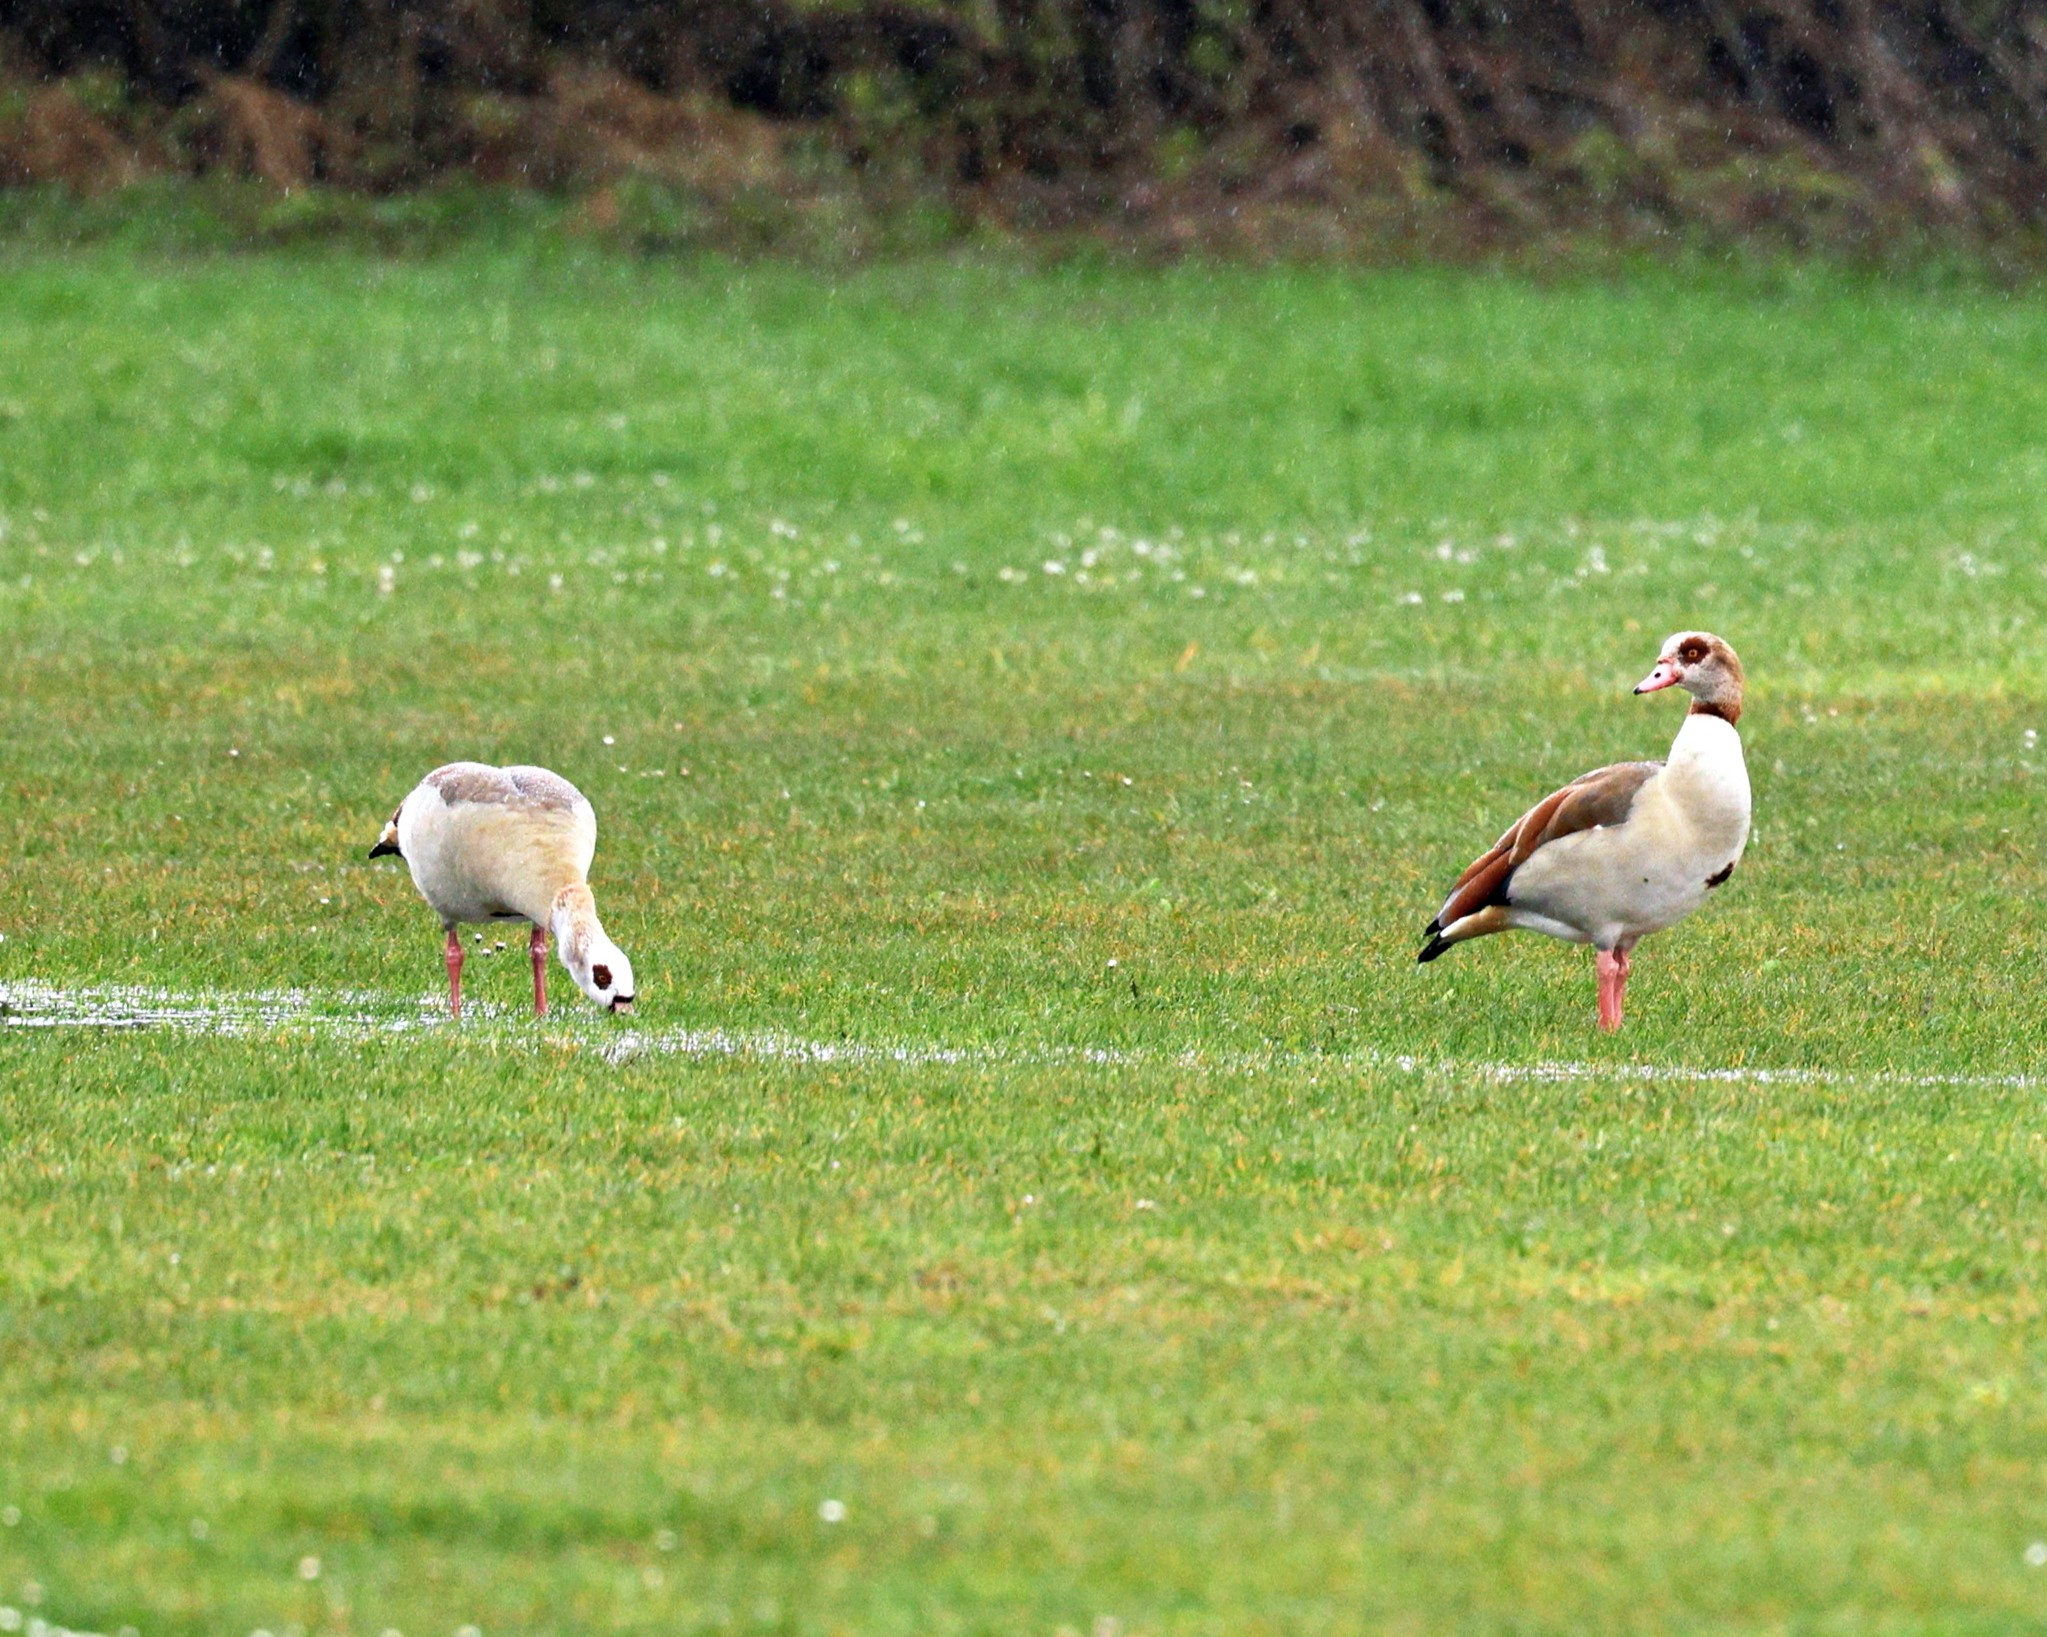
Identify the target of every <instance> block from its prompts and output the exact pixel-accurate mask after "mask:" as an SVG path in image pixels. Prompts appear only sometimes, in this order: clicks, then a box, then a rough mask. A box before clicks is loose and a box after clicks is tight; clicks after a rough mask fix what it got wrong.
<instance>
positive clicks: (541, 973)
mask: <svg viewBox="0 0 2047 1637" xmlns="http://www.w3.org/2000/svg"><path fill="white" fill-rule="evenodd" d="M527 948H528V950H529V951H530V952H531V954H532V956H533V1015H534V1016H535V1017H546V1016H547V928H546V927H544V926H537V927H535V928H534V929H533V940H532V942H531V943H530V944H529V945H528V946H527Z"/></svg>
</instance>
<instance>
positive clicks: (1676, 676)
mask: <svg viewBox="0 0 2047 1637" xmlns="http://www.w3.org/2000/svg"><path fill="white" fill-rule="evenodd" d="M1683 679H1684V672H1682V671H1680V670H1679V669H1678V668H1677V664H1676V662H1675V661H1674V660H1668V659H1659V660H1658V661H1657V662H1656V669H1655V670H1653V671H1651V672H1650V673H1649V674H1648V675H1647V676H1645V677H1643V678H1642V680H1641V681H1640V682H1638V683H1636V684H1635V692H1637V693H1654V692H1655V691H1656V690H1657V689H1658V688H1668V687H1670V686H1672V685H1673V684H1674V683H1677V682H1681V681H1682V680H1683Z"/></svg>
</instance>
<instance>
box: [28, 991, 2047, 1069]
mask: <svg viewBox="0 0 2047 1637" xmlns="http://www.w3.org/2000/svg"><path fill="white" fill-rule="evenodd" d="M463 1012H464V1017H463V1024H464V1026H466V1027H475V1026H479V1025H482V1026H490V1025H500V1024H501V1025H504V1027H502V1028H497V1027H493V1028H491V1038H492V1040H493V1041H494V1042H495V1043H500V1044H502V1043H506V1042H511V1043H517V1042H520V1041H525V1042H528V1043H534V1044H537V1043H538V1042H539V1041H540V1040H541V1039H542V1038H544V1037H543V1036H542V1035H540V1034H539V1033H538V1032H537V1031H535V1030H533V1029H532V1028H530V1027H528V1028H525V1029H521V1028H519V1027H518V1025H519V1024H520V1023H527V1024H530V1023H531V1018H530V1015H529V1014H527V1013H526V1012H525V1010H524V1008H522V1007H514V1006H499V1005H496V1004H494V1003H492V1002H488V1001H478V1002H473V1003H470V1004H469V1005H466V1006H465V1007H464V1009H463ZM577 1022H580V1023H591V1024H594V1025H595V1026H597V1027H599V1028H602V1027H604V1020H603V1019H601V1018H599V1017H597V1016H596V1015H595V1014H593V1015H592V1017H591V1018H589V1019H578V1020H577ZM448 1024H449V1019H448V1015H447V1012H446V1010H445V1007H444V1004H443V1003H442V1002H441V1000H440V999H439V997H438V996H426V997H422V998H420V999H419V1000H417V1001H415V1002H413V1003H412V1004H411V1005H410V1006H405V1005H394V1004H393V1003H392V1002H391V1001H389V1000H388V999H385V998H383V997H379V996H372V995H367V994H361V993H346V992H334V993H326V994H322V993H318V992H314V991H308V990H301V989H276V990H263V991H258V992H254V993H234V992H232V991H217V990H202V991H199V992H196V993H179V992H176V991H172V990H167V989H148V988H124V987H106V986H94V987H84V988H71V989H60V988H58V987H56V986H54V985H51V984H45V983H37V982H28V981H21V982H13V983H0V1029H105V1030H148V1029H162V1030H167V1031H169V1032H171V1033H174V1034H186V1035H215V1036H226V1037H232V1036H236V1035H250V1034H257V1033H261V1032H263V1031H265V1030H269V1029H275V1028H279V1027H289V1028H293V1029H299V1030H309V1031H311V1032H313V1033H316V1034H324V1035H331V1036H334V1037H337V1038H342V1039H351V1040H368V1039H375V1038H387V1037H390V1036H393V1035H411V1034H419V1033H422V1032H425V1031H440V1030H444V1029H446V1028H447V1027H448ZM552 1038H557V1039H558V1038H559V1029H558V1027H557V1028H556V1030H555V1033H554V1034H553V1036H552ZM597 1049H598V1050H599V1052H600V1053H601V1054H602V1055H603V1056H604V1057H605V1058H606V1059H607V1060H608V1061H610V1062H612V1063H618V1064H623V1063H630V1062H634V1061H636V1060H639V1059H641V1058H646V1057H678V1058H734V1059H746V1060H750V1061H755V1062H771V1063H802V1064H817V1065H820V1066H822V1065H855V1066H858V1065H873V1066H876V1067H881V1066H887V1065H899V1066H907V1067H917V1066H927V1065H947V1066H958V1065H967V1066H975V1067H990V1068H993V1067H1012V1068H1055V1067H1061V1066H1074V1067H1087V1068H1135V1067H1155V1068H1185V1069H1207V1070H1211V1071H1220V1072H1237V1073H1244V1072H1252V1073H1259V1072H1269V1071H1271V1070H1274V1069H1280V1068H1289V1067H1293V1068H1315V1069H1320V1070H1325V1071H1327V1072H1331V1073H1343V1072H1345V1071H1346V1070H1349V1071H1359V1070H1366V1069H1376V1070H1381V1071H1384V1070H1388V1069H1390V1070H1393V1071H1395V1072H1398V1073H1401V1074H1413V1075H1447V1076H1457V1077H1461V1078H1466V1079H1476V1080H1488V1081H1492V1082H1494V1083H1497V1084H1502V1085H1511V1084H1524V1083H1530V1082H1533V1083H1537V1084H1542V1083H1572V1082H1578V1081H1590V1080H1605V1081H1614V1080H1633V1081H1646V1082H1673V1081H1675V1082H1688V1083H1708V1084H1738V1085H1756V1086H1772V1085H1778V1086H1850V1085H1868V1086H1886V1085H1887V1086H1912V1087H1929V1088H1931V1087H1940V1086H1949V1087H1978V1088H1989V1087H2000V1088H2018V1089H2031V1088H2037V1087H2041V1086H2047V1078H2043V1077H2042V1076H2039V1075H2031V1074H1983V1075H1969V1074H1929V1075H1915V1074H1904V1073H1896V1072H1889V1073H1885V1072H1878V1073H1868V1074H1858V1073H1852V1072H1844V1071H1840V1070H1833V1069H1806V1068H1764V1067H1757V1068H1700V1067H1691V1066H1686V1065H1683V1064H1659V1063H1616V1064H1607V1063H1585V1062H1572V1061H1555V1060H1551V1061H1538V1062H1534V1063H1502V1062H1491V1061H1486V1060H1466V1059H1459V1058H1451V1057H1421V1056H1414V1055H1408V1054H1402V1053H1394V1052H1379V1051H1372V1050H1369V1049H1368V1050H1364V1051H1354V1052H1335V1053H1327V1054H1318V1053H1309V1052H1285V1051H1267V1052H1241V1053H1232V1052H1223V1053H1214V1054H1209V1053H1203V1052H1199V1051H1191V1050H1190V1051H1177V1052H1176V1051H1171V1050H1152V1049H1146V1048H1142V1047H1135V1048H1126V1047H1105V1046H1071V1045H1062V1044H1059V1043H1057V1042H1051V1043H1045V1044H1038V1045H1015V1046H1005V1045H986V1046H949V1045H946V1044H944V1043H942V1042H938V1041H916V1042H904V1043H895V1044H890V1043H886V1042H875V1041H858V1040H806V1039H804V1038H802V1037H801V1036H798V1035H788V1034H781V1033H777V1032H774V1031H771V1030H764V1031H755V1032H735V1031H731V1030H725V1029H689V1028H682V1029H666V1030H649V1031H645V1032H641V1031H637V1030H635V1031H631V1032H628V1033H620V1034H611V1033H609V1032H608V1030H607V1032H606V1035H605V1037H604V1038H603V1039H602V1041H601V1043H599V1044H598V1046H597Z"/></svg>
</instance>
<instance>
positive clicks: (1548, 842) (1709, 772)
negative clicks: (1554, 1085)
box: [1418, 631, 1749, 1030]
mask: <svg viewBox="0 0 2047 1637" xmlns="http://www.w3.org/2000/svg"><path fill="white" fill-rule="evenodd" d="M1741 682H1742V676H1741V661H1740V660H1739V659H1737V658H1735V655H1734V650H1733V649H1732V648H1730V647H1728V646H1727V644H1726V643H1725V642H1723V641H1721V640H1720V638H1718V637H1716V636H1713V635H1711V634H1710V633H1708V632H1705V631H1680V632H1679V633H1678V634H1677V635H1676V636H1674V637H1672V638H1671V639H1670V640H1669V641H1668V642H1666V643H1665V644H1664V645H1663V652H1662V653H1661V654H1659V655H1658V656H1657V660H1656V668H1655V669H1654V670H1653V671H1651V672H1650V673H1649V674H1648V676H1646V677H1645V678H1643V680H1642V682H1641V684H1640V685H1639V686H1638V687H1637V688H1636V689H1635V692H1636V693H1638V694H1639V693H1655V692H1656V691H1657V690H1658V689H1661V688H1672V687H1677V688H1683V689H1684V690H1685V691H1686V692H1687V693H1689V694H1690V695H1691V696H1692V705H1691V709H1690V710H1689V711H1687V712H1686V713H1685V719H1684V722H1683V725H1682V726H1680V727H1679V728H1678V730H1677V738H1676V740H1675V741H1674V742H1673V743H1672V744H1671V747H1670V759H1669V760H1668V761H1667V762H1622V763H1619V764H1618V765H1617V766H1614V767H1602V768H1600V769H1599V770H1598V771H1597V772H1595V773H1587V774H1586V775H1585V776H1584V777H1583V778H1579V779H1575V780H1573V781H1572V782H1571V783H1569V784H1567V785H1565V786H1564V788H1563V789H1561V790H1559V791H1557V792H1556V793H1555V794H1554V795H1550V796H1545V797H1544V798H1543V799H1542V800H1541V801H1539V802H1537V803H1536V804H1535V805H1534V806H1533V807H1531V808H1530V809H1529V810H1528V811H1527V812H1526V813H1524V814H1523V815H1522V816H1521V818H1520V819H1518V820H1517V821H1516V822H1515V823H1514V824H1513V825H1512V826H1511V827H1510V828H1509V829H1508V831H1507V833H1506V834H1505V835H1503V836H1501V837H1500V839H1499V841H1498V842H1496V843H1495V844H1494V846H1493V848H1492V850H1491V851H1489V852H1487V853H1485V854H1483V855H1482V856H1481V857H1480V858H1479V859H1478V860H1477V861H1476V862H1474V863H1473V864H1472V866H1471V867H1470V868H1469V869H1468V870H1466V871H1465V872H1464V873H1463V874H1462V875H1460V876H1459V877H1458V878H1457V885H1456V886H1455V887H1454V888H1452V889H1451V893H1450V896H1449V898H1448V899H1446V900H1445V901H1444V904H1443V907H1442V909H1441V910H1440V911H1438V912H1437V915H1436V918H1435V919H1434V920H1433V921H1431V922H1430V923H1429V929H1428V938H1427V942H1425V943H1424V944H1423V945H1422V950H1421V954H1420V956H1419V957H1418V958H1419V959H1421V960H1424V961H1432V960H1434V959H1435V958H1436V957H1437V956H1438V955H1440V954H1442V953H1443V951H1444V950H1446V949H1448V948H1449V947H1450V946H1451V945H1452V944H1460V943H1463V942H1464V941H1465V940H1466V939H1467V938H1483V937H1486V936H1487V935H1488V934H1490V933H1494V932H1509V931H1512V930H1513V929H1515V928H1516V927H1523V928H1526V929H1527V930H1528V931H1530V932H1544V933H1547V934H1548V935H1549V936H1550V937H1552V938H1562V939H1565V940H1566V941H1567V942H1570V943H1574V944H1590V945H1591V946H1592V947H1593V950H1594V951H1595V957H1594V964H1595V966H1596V967H1597V970H1598V974H1599V1026H1600V1027H1601V1028H1602V1029H1608V1030H1612V1029H1618V1028H1619V1027H1620V1026H1621V1003H1622V1001H1623V999H1624V997H1625V996H1626V993H1627V987H1628V954H1629V951H1630V950H1632V949H1633V948H1634V947H1635V945H1636V943H1637V942H1639V941H1640V940H1641V939H1643V938H1646V937H1647V936H1648V935H1649V934H1650V933H1652V932H1661V931H1662V930H1663V929H1664V928H1665V927H1667V926H1673V925H1675V924H1676V923H1677V922H1679V921H1681V920H1683V919H1684V918H1685V917H1686V916H1687V915H1689V914H1691V912H1692V911H1693V910H1695V909H1697V908H1698V907H1699V906H1700V905H1701V904H1703V903H1704V902H1705V901H1706V894H1707V893H1709V892H1711V891H1712V890H1713V889H1714V888H1715V887H1717V886H1720V885H1721V884H1722V883H1724V882H1725V881H1726V880H1727V878H1728V877H1729V876H1730V875H1732V874H1733V873H1734V866H1735V865H1736V864H1738V863H1739V862H1740V861H1741V850H1742V847H1743V846H1744V845H1745V844H1746V843H1747V841H1748V820H1749V792H1748V766H1747V764H1746V763H1745V762H1744V761H1743V760H1742V755H1741V735H1740V734H1739V733H1737V732H1736V731H1735V726H1734V724H1735V723H1736V722H1737V721H1739V720H1740V718H1741Z"/></svg>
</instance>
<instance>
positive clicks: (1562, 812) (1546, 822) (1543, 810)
mask: <svg viewBox="0 0 2047 1637" xmlns="http://www.w3.org/2000/svg"><path fill="white" fill-rule="evenodd" d="M1662 771H1663V764H1662V763H1661V762H1616V763H1615V764H1614V765H1613V766H1612V767H1602V768H1597V769H1595V770H1594V771H1593V772H1590V773H1587V774H1585V775H1583V776H1582V777H1580V778H1576V779H1573V780H1572V781H1571V782H1570V783H1569V784H1567V785H1565V786H1564V787H1563V789H1561V790H1555V791H1552V792H1551V793H1550V794H1549V795H1547V796H1544V797H1543V798H1542V800H1541V801H1539V802H1537V803H1536V804H1535V805H1534V806H1533V807H1531V808H1529V809H1528V811H1527V812H1525V813H1523V814H1522V815H1521V817H1520V818H1518V819H1516V820H1515V821H1514V822H1513V823H1512V824H1510V825H1508V826H1507V833H1506V834H1505V835H1503V836H1501V837H1500V839H1499V840H1498V841H1496V842H1494V843H1493V845H1492V846H1491V847H1490V848H1488V849H1487V850H1486V851H1485V852H1483V853H1481V854H1480V855H1479V856H1478V857H1477V858H1476V859H1474V860H1473V861H1472V862H1471V864H1470V865H1469V867H1467V868H1466V870H1465V872H1464V873H1463V874H1462V875H1460V876H1459V877H1458V878H1457V884H1456V885H1455V886H1454V887H1452V888H1451V889H1450V896H1449V897H1448V898H1447V899H1445V900H1444V902H1443V908H1442V910H1441V911H1440V912H1439V913H1438V914H1437V916H1436V921H1435V925H1434V926H1433V927H1431V928H1430V929H1429V930H1430V931H1431V932H1432V933H1433V932H1435V931H1437V930H1439V929H1441V928H1443V927H1447V926H1451V925H1454V924H1455V923H1456V922H1458V921H1461V920H1463V919H1464V917H1465V916H1467V915H1475V914H1477V913H1478V912H1479V911H1480V910H1482V909H1484V908H1485V907H1486V906H1487V905H1489V904H1500V903H1505V902H1506V899H1507V884H1508V882H1509V881H1511V880H1512V879H1513V875H1514V872H1515V871H1516V870H1518V869H1519V868H1520V867H1521V866H1522V865H1523V864H1525V863H1527V862H1528V860H1529V859H1530V858H1531V857H1533V856H1534V854H1535V852H1536V850H1537V849H1538V848H1540V847H1546V846H1548V845H1549V843H1550V842H1552V841H1555V840H1557V839H1558V838H1560V837H1562V836H1568V835H1576V834H1577V833H1578V832H1579V831H1580V830H1596V829H1598V828H1599V827H1600V826H1601V825H1612V824H1622V823H1625V822H1626V821H1627V817H1628V810H1629V809H1630V808H1631V807H1633V806H1634V805H1635V796H1636V794H1637V793H1638V792H1639V791H1640V790H1641V788H1642V786H1643V785H1645V784H1647V783H1648V782H1649V781H1650V780H1651V779H1653V778H1655V777H1656V775H1657V774H1658V773H1661V772H1662Z"/></svg>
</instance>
